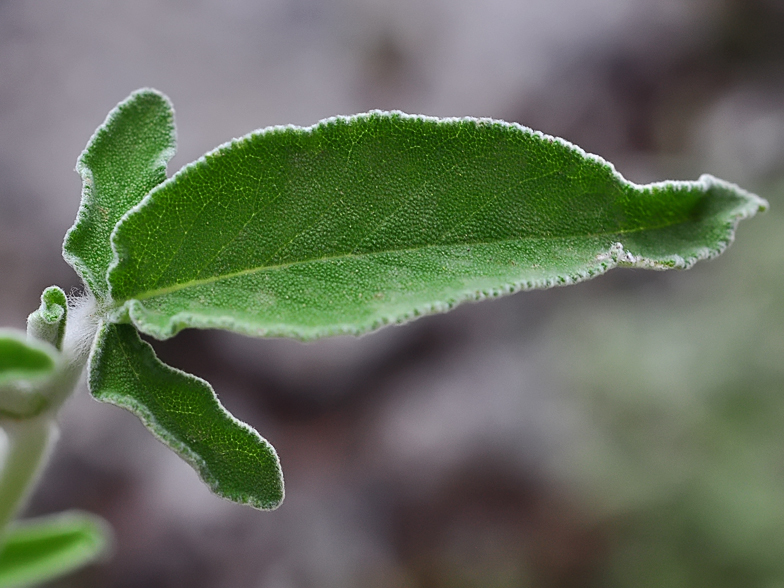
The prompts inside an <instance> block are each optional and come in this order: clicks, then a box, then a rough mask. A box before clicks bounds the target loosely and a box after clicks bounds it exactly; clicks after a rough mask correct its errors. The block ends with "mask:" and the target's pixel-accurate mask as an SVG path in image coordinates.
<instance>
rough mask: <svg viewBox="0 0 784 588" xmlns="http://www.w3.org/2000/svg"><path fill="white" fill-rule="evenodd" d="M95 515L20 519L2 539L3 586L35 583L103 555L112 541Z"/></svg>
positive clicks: (0, 577)
mask: <svg viewBox="0 0 784 588" xmlns="http://www.w3.org/2000/svg"><path fill="white" fill-rule="evenodd" d="M110 537H111V534H110V532H109V527H108V525H107V524H106V523H105V522H104V521H103V520H101V519H99V518H98V517H96V516H93V515H88V514H85V513H78V512H67V513H63V514H60V515H56V516H52V517H42V518H39V519H32V520H28V521H24V522H21V523H17V524H15V525H13V526H12V527H11V528H9V529H8V530H7V531H6V532H5V535H4V536H3V537H2V538H1V539H0V541H2V543H1V544H0V588H21V587H23V586H34V585H37V584H40V583H43V582H47V581H49V580H53V579H54V578H57V577H59V576H62V575H64V574H68V573H70V572H73V571H75V570H77V569H78V568H80V567H82V566H84V565H87V564H88V563H91V562H93V561H95V560H96V559H98V558H100V557H101V556H103V555H104V554H105V552H106V551H107V549H108V547H109V544H110V542H111V538H110Z"/></svg>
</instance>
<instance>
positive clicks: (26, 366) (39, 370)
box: [0, 329, 57, 387]
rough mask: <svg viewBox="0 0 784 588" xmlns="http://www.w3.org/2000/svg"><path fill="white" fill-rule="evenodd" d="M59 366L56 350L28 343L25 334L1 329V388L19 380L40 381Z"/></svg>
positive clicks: (39, 344)
mask: <svg viewBox="0 0 784 588" xmlns="http://www.w3.org/2000/svg"><path fill="white" fill-rule="evenodd" d="M56 366H57V356H56V352H55V350H54V348H50V347H48V346H47V345H45V344H43V343H39V342H37V341H27V340H26V338H25V335H24V333H22V332H18V331H15V330H11V329H0V387H1V386H4V385H7V384H10V383H13V382H15V381H17V380H39V379H41V378H45V377H46V376H49V375H50V374H51V373H52V372H53V371H54V369H55V367H56Z"/></svg>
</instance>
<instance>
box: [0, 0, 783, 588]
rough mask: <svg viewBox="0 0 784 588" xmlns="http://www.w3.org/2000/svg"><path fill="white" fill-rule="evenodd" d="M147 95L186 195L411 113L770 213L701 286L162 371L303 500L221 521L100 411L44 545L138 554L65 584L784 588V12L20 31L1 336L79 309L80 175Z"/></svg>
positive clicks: (662, 8)
mask: <svg viewBox="0 0 784 588" xmlns="http://www.w3.org/2000/svg"><path fill="white" fill-rule="evenodd" d="M142 86H152V87H155V88H157V89H159V90H161V91H163V92H165V93H166V94H168V95H169V96H170V97H171V99H172V101H173V102H174V105H175V108H176V109H177V124H178V133H179V151H178V154H177V156H176V158H175V159H174V161H173V162H172V164H171V166H170V171H174V170H176V169H178V168H179V167H180V166H182V165H183V164H185V163H187V162H189V161H191V160H193V159H196V158H197V157H198V156H200V155H201V154H202V153H204V152H205V151H207V150H209V149H211V148H213V147H215V146H217V145H218V144H220V143H223V142H225V141H227V140H229V139H231V138H232V137H236V136H240V135H243V134H245V133H247V132H249V131H251V130H253V129H256V128H259V127H264V126H268V125H274V124H287V123H293V124H300V125H310V124H313V123H315V122H316V121H318V120H319V119H321V118H324V117H328V116H332V115H336V114H353V113H356V112H362V111H366V110H369V109H373V108H381V109H400V110H404V111H406V112H410V113H420V114H427V115H435V116H465V115H473V116H489V117H495V118H500V119H505V120H509V121H516V122H519V123H521V124H524V125H526V126H529V127H532V128H535V129H538V130H541V131H544V132H546V133H550V134H555V135H560V136H562V137H564V138H566V139H568V140H570V141H572V142H574V143H577V144H579V145H580V146H582V147H583V148H584V149H586V150H587V151H590V152H593V153H597V154H599V155H601V156H603V157H604V158H606V159H608V160H610V161H613V162H614V163H615V164H616V167H617V168H618V170H619V171H620V172H621V173H622V174H624V175H625V176H626V177H627V178H629V179H631V180H633V181H637V182H648V181H656V180H662V179H666V178H673V179H696V178H697V177H698V176H699V174H700V173H703V172H709V173H712V174H714V175H717V176H719V177H722V178H725V179H727V180H730V181H734V182H737V183H740V184H742V185H743V186H744V187H746V188H748V189H750V190H755V191H757V192H758V193H760V194H761V195H762V196H764V197H766V198H768V199H769V200H770V201H771V205H772V208H771V211H770V212H769V213H767V214H765V215H763V216H761V217H759V218H755V219H753V220H752V221H748V222H745V223H743V224H742V225H741V226H740V229H739V232H738V236H737V237H738V242H737V243H736V244H735V245H734V246H733V247H732V248H730V250H729V251H728V252H727V253H726V254H724V255H723V256H721V257H720V258H718V259H716V260H713V261H710V262H702V263H700V264H698V266H696V267H695V268H694V269H692V270H690V271H688V272H667V273H658V272H646V271H642V270H636V271H633V270H613V271H612V272H610V273H609V274H608V275H606V276H603V277H601V278H599V279H597V280H594V281H591V282H587V283H584V284H581V285H578V286H572V287H569V288H565V289H555V290H550V291H547V292H541V291H537V292H528V293H521V294H517V295H514V296H511V297H507V298H503V299H498V300H493V301H486V302H482V303H481V304H466V305H463V306H461V307H459V308H458V309H456V310H455V311H453V312H451V313H448V314H445V315H440V316H432V317H427V318H423V319H420V320H418V321H415V322H413V323H411V324H409V325H406V326H404V327H388V328H385V329H382V330H381V331H379V332H376V333H374V334H371V335H367V336H365V337H362V338H360V339H353V338H335V339H330V340H323V341H320V342H317V343H312V344H307V345H306V344H301V343H298V342H294V341H289V340H251V339H245V338H242V337H239V336H234V335H231V334H226V333H221V332H210V331H203V332H196V331H187V332H183V333H181V334H180V335H178V336H177V337H176V338H175V339H172V340H170V341H167V342H165V343H156V349H157V350H158V353H159V354H160V356H161V357H162V358H163V359H164V360H165V361H167V362H169V363H171V364H172V365H175V366H177V367H180V368H182V369H185V370H188V371H191V372H194V373H196V374H198V375H200V376H202V377H204V378H206V379H207V380H209V381H210V382H211V383H212V384H213V385H214V387H215V389H216V390H217V392H218V394H219V396H220V397H221V400H222V401H223V402H224V404H225V405H226V406H227V407H228V408H229V409H230V410H231V411H232V412H233V413H234V414H236V415H237V416H238V417H239V418H241V419H243V420H245V421H247V422H249V423H251V424H253V425H254V426H255V427H256V428H257V429H258V430H259V431H260V432H261V433H262V434H263V435H264V436H265V437H266V438H267V439H268V440H269V441H271V442H272V443H273V445H274V446H275V447H276V448H277V450H278V452H279V455H280V457H281V460H282V464H283V469H284V472H285V475H286V485H287V488H286V490H287V497H286V500H285V502H284V503H283V505H282V506H281V507H280V508H279V509H278V510H277V511H275V512H272V513H268V512H258V511H254V510H252V509H250V508H247V507H241V506H237V505H233V504H231V503H228V502H225V501H222V500H220V499H218V498H215V497H214V496H212V495H211V494H210V493H209V492H208V491H207V489H206V487H205V486H204V485H203V484H201V482H200V481H199V480H198V478H197V476H196V474H195V473H193V472H192V471H191V470H190V468H189V467H188V466H187V465H185V464H184V463H183V462H181V461H180V460H179V458H177V457H176V456H175V455H174V454H173V453H171V452H170V451H168V450H167V449H166V448H165V447H164V446H163V445H161V444H159V443H158V442H157V441H156V440H155V439H154V438H153V437H152V436H151V435H150V434H149V433H148V432H147V431H146V430H145V429H144V428H143V427H142V425H141V424H140V423H139V422H138V420H137V419H136V418H135V417H134V416H132V415H131V414H129V413H126V412H125V411H123V410H121V409H119V408H116V407H113V406H109V405H102V404H99V403H97V402H95V401H93V400H92V399H91V398H90V397H89V395H88V394H87V393H86V392H85V391H84V390H82V391H81V392H80V394H79V395H77V396H76V397H75V398H73V399H72V400H71V401H70V402H69V404H67V405H66V407H65V408H64V410H63V414H62V437H61V441H60V443H59V445H58V446H57V449H56V452H55V455H54V458H53V460H52V463H51V465H50V467H49V469H48V470H47V472H46V475H45V478H44V480H43V483H42V485H41V487H40V488H39V490H38V491H37V493H36V494H35V496H34V498H33V500H32V503H31V504H30V506H29V508H28V515H30V516H33V515H38V514H43V513H49V512H55V511H58V510H62V509H66V508H73V507H78V508H82V509H87V510H90V511H93V512H96V513H99V514H100V515H102V516H104V517H106V518H107V519H108V520H109V521H110V522H111V523H112V525H113V526H114V528H115V530H116V552H115V554H114V556H113V557H112V558H111V559H110V560H109V561H107V562H106V563H104V564H101V565H95V566H92V567H90V568H88V569H85V570H83V571H81V572H79V573H78V574H76V575H74V576H72V577H70V578H67V579H64V580H62V581H59V582H57V583H54V584H52V585H51V586H56V587H62V588H65V587H77V586H78V587H93V586H95V587H105V588H131V587H146V588H158V587H160V588H164V587H189V588H200V587H205V588H207V587H209V588H229V587H259V588H310V587H314V588H315V587H318V588H333V587H334V588H354V587H356V588H359V587H363V588H473V587H477V588H479V587H482V588H496V587H498V588H500V587H504V588H512V587H535V588H578V587H601V588H604V587H608V588H616V587H617V588H644V587H645V588H647V587H651V588H653V587H657V588H658V587H673V588H680V587H705V588H708V587H710V588H724V587H728V588H729V587H738V588H740V587H743V588H750V587H752V588H753V587H761V588H782V587H784V393H783V392H784V361H783V360H784V212H782V210H780V209H782V208H784V206H782V205H784V2H782V1H781V0H481V1H480V0H416V1H415V0H396V1H395V2H392V1H391V0H260V1H255V2H254V1H252V0H222V1H220V2H218V1H210V0H190V1H185V0H168V1H157V2H156V1H153V0H135V1H134V2H101V1H99V0H70V1H69V2H58V1H54V0H35V1H33V0H13V1H12V0H0V276H2V285H1V286H0V324H2V325H6V326H14V327H19V328H22V327H23V326H24V322H25V318H26V316H27V314H28V313H29V312H31V311H32V310H34V309H35V308H36V307H37V306H38V300H39V296H40V293H41V291H42V290H43V288H45V287H46V286H49V285H50V284H53V283H54V284H58V285H60V286H62V287H63V288H65V289H66V291H68V290H70V289H72V288H78V287H79V284H78V282H77V279H76V276H75V274H74V273H73V271H72V270H71V269H70V268H69V267H68V266H67V265H66V264H65V263H64V262H63V260H62V258H61V256H60V247H61V242H62V237H63V235H64V233H65V231H66V230H67V229H68V227H69V226H70V225H71V223H72V222H73V219H74V216H75V214H76V210H77V208H78V204H79V193H80V181H79V177H78V175H77V174H76V173H75V172H74V171H73V168H74V165H75V162H76V158H77V156H78V155H79V153H80V151H81V150H82V148H83V147H84V145H85V144H86V142H87V140H88V139H89V137H90V135H91V134H92V132H93V130H94V129H95V128H96V127H97V126H98V125H99V124H100V123H101V122H102V121H103V119H104V117H105V116H106V114H107V113H108V111H109V110H110V109H111V108H112V107H113V106H114V105H115V104H116V103H117V102H119V101H120V100H122V99H123V98H125V97H126V96H127V95H128V94H129V93H130V92H131V91H133V90H134V89H136V88H138V87H142Z"/></svg>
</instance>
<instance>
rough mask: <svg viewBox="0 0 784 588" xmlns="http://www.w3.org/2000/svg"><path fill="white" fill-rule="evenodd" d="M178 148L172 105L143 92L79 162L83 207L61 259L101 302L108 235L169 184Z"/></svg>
mask: <svg viewBox="0 0 784 588" xmlns="http://www.w3.org/2000/svg"><path fill="white" fill-rule="evenodd" d="M175 148H176V137H175V131H174V112H173V110H172V106H171V103H170V102H169V100H168V98H166V97H165V96H163V95H162V94H160V93H158V92H156V91H155V90H149V89H142V90H138V91H136V92H134V93H133V94H131V96H129V97H128V98H127V99H126V100H124V101H123V102H121V103H120V104H119V105H118V106H117V107H116V108H115V109H114V110H112V111H111V112H110V113H109V116H108V117H107V118H106V121H105V122H104V123H103V124H102V125H101V126H100V127H98V130H96V131H95V134H94V135H93V136H92V138H91V139H90V142H89V143H88V144H87V147H86V148H85V150H84V152H83V153H82V155H81V156H80V157H79V161H78V162H77V164H76V170H77V171H78V172H79V173H80V174H81V176H82V182H83V187H82V203H81V206H80V208H79V213H78V215H77V217H76V222H75V223H74V225H73V227H71V229H70V230H69V231H68V233H67V234H66V236H65V243H64V244H63V257H65V259H66V261H68V263H70V264H71V265H72V266H73V268H74V269H75V270H76V272H77V273H78V274H79V276H80V277H81V278H82V280H84V282H85V283H86V284H87V285H88V286H89V287H90V290H92V292H93V294H95V295H96V297H98V298H99V299H102V298H105V297H106V294H107V290H108V288H107V285H106V270H107V269H108V267H109V263H110V262H111V261H112V250H111V246H110V243H109V235H110V234H111V232H112V230H114V227H115V225H116V224H117V221H119V220H120V217H122V215H124V214H125V213H126V212H128V210H129V209H131V208H132V207H133V206H136V204H138V203H139V201H140V200H141V199H142V198H143V197H144V196H145V194H147V192H149V191H150V190H151V189H152V188H154V187H155V186H157V185H158V184H159V183H161V182H162V181H163V180H165V179H166V164H167V163H168V161H169V159H171V158H172V156H173V155H174V151H175Z"/></svg>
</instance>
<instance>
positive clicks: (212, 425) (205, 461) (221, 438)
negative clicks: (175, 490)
mask: <svg viewBox="0 0 784 588" xmlns="http://www.w3.org/2000/svg"><path fill="white" fill-rule="evenodd" d="M88 369H89V386H90V391H91V393H92V394H93V396H95V397H96V398H97V399H99V400H103V401H106V402H111V403H112V404H117V405H119V406H122V407H124V408H127V409H128V410H130V411H132V412H133V413H134V414H136V415H137V416H138V417H139V418H140V419H141V420H142V422H143V423H144V424H145V426H147V428H148V429H150V430H151V431H152V432H153V434H155V435H156V436H157V437H158V438H159V439H160V440H161V441H163V442H164V443H165V444H166V445H168V446H169V447H171V448H172V449H174V450H175V451H176V452H177V453H179V454H180V455H181V456H182V457H183V458H184V459H185V460H186V461H188V462H189V463H190V464H191V465H192V466H193V467H194V468H195V469H196V470H197V471H198V472H199V475H200V476H201V478H202V480H204V481H205V482H206V483H207V485H208V486H210V488H211V489H212V491H213V492H215V493H216V494H218V495H220V496H223V497H224V498H228V499H229V500H233V501H234V502H239V503H243V504H250V505H251V506H255V507H256V508H263V509H270V508H275V507H277V506H278V504H280V501H281V500H283V478H282V474H281V471H280V464H279V462H278V457H277V455H276V454H275V450H274V449H273V448H272V446H271V445H270V444H269V443H267V441H265V440H264V439H263V438H262V437H261V436H260V435H259V434H258V433H257V432H256V431H255V430H254V429H252V428H251V427H250V426H248V425H246V424H245V423H242V422H240V421H238V420H237V419H235V418H234V417H232V416H231V415H230V414H229V413H228V412H227V411H226V409H224V408H223V406H221V404H220V402H219V401H218V398H217V397H216V396H215V392H213V390H212V388H211V387H210V385H209V384H208V383H207V382H205V381H204V380H201V379H199V378H197V377H195V376H192V375H190V374H186V373H184V372H181V371H179V370H176V369H174V368H172V367H169V366H167V365H165V364H164V363H162V362H161V361H160V360H159V359H158V358H157V357H156V356H155V353H154V351H153V349H152V347H150V345H148V344H147V343H145V342H144V341H142V340H141V339H140V338H139V334H138V333H137V332H136V329H134V328H133V327H131V326H130V325H112V324H107V325H104V326H103V327H102V328H101V330H100V331H99V334H98V341H97V343H96V346H95V351H94V352H93V356H92V357H91V359H90V364H89V368H88Z"/></svg>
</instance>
